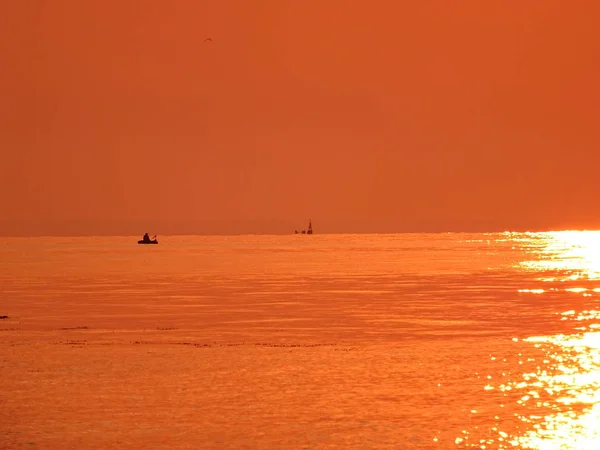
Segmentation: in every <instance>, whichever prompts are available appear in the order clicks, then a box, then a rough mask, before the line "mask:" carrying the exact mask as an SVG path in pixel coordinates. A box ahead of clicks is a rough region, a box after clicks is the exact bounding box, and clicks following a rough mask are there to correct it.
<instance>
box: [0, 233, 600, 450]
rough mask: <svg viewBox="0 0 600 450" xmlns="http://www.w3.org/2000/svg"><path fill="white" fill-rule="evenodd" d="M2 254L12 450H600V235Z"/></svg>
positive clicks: (188, 240)
mask: <svg viewBox="0 0 600 450" xmlns="http://www.w3.org/2000/svg"><path fill="white" fill-rule="evenodd" d="M137 239H138V238H137V237H108V238H107V237H99V238H93V239H92V238H44V239H17V238H0V315H7V316H9V317H8V318H7V319H2V320H0V345H1V347H0V348H1V349H2V350H1V351H0V379H1V380H2V383H1V385H0V386H1V390H0V448H77V449H88V448H157V449H158V448H178V449H179V448H202V449H213V448H215V449H217V448H219V449H221V448H222V449H240V448H248V449H254V448H260V449H263V448H264V449H325V448H327V449H331V448H344V449H358V448H365V449H367V448H372V449H380V448H381V449H387V448H389V449H454V448H480V449H506V448H522V449H544V450H546V449H547V450H558V449H578V450H579V449H597V448H600V425H599V424H600V305H599V304H598V299H599V296H600V233H597V232H557V233H496V234H398V235H318V234H317V235H312V236H306V235H304V236H303V235H298V236H296V235H294V236H236V237H199V236H177V237H175V236H173V237H169V236H167V237H163V238H160V244H159V245H156V246H142V245H137V244H136V241H137Z"/></svg>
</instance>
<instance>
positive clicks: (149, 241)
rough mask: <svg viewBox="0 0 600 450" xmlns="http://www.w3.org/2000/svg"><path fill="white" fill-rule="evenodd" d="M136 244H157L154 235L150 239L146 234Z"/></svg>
mask: <svg viewBox="0 0 600 450" xmlns="http://www.w3.org/2000/svg"><path fill="white" fill-rule="evenodd" d="M138 244H158V240H157V239H156V235H155V236H153V237H152V239H150V236H149V235H148V233H145V234H144V237H143V238H142V240H141V241H138Z"/></svg>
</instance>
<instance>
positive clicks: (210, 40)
mask: <svg viewBox="0 0 600 450" xmlns="http://www.w3.org/2000/svg"><path fill="white" fill-rule="evenodd" d="M207 42H212V39H211V38H206V39H204V43H205V44H206V43H207Z"/></svg>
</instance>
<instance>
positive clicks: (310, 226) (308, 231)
mask: <svg viewBox="0 0 600 450" xmlns="http://www.w3.org/2000/svg"><path fill="white" fill-rule="evenodd" d="M294 234H313V229H312V221H311V220H309V221H308V230H302V231H298V230H295V231H294Z"/></svg>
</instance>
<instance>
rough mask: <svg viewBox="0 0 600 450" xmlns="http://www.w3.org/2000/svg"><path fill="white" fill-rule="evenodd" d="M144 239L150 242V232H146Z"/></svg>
mask: <svg viewBox="0 0 600 450" xmlns="http://www.w3.org/2000/svg"><path fill="white" fill-rule="evenodd" d="M142 241H144V242H150V236H149V235H148V233H146V234H144V237H143V238H142Z"/></svg>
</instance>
